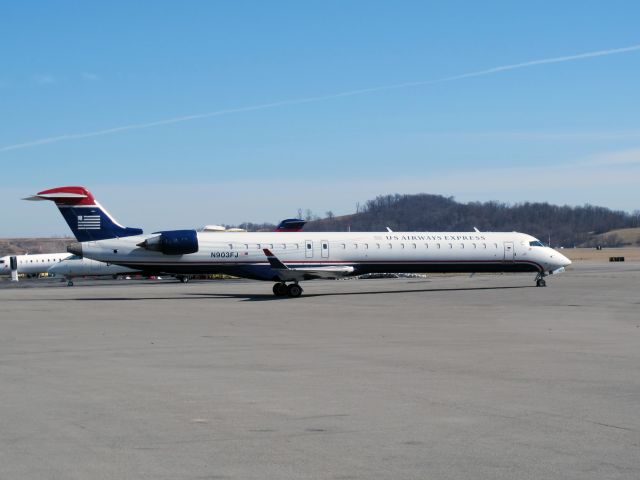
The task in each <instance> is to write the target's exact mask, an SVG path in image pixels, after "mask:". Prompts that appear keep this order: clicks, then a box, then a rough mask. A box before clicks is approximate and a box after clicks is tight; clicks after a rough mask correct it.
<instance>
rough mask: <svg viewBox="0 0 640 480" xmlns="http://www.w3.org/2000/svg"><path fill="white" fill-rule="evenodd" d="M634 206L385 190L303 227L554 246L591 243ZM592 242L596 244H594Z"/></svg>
mask: <svg viewBox="0 0 640 480" xmlns="http://www.w3.org/2000/svg"><path fill="white" fill-rule="evenodd" d="M637 220H638V217H637V212H636V213H634V214H629V213H627V212H623V211H614V210H610V209H608V208H604V207H597V206H593V205H584V206H581V207H570V206H566V205H565V206H558V205H551V204H549V203H530V202H526V203H519V204H515V205H509V204H506V203H499V202H494V201H492V202H470V203H460V202H457V201H455V199H454V198H453V197H444V196H441V195H430V194H424V193H423V194H417V195H397V194H396V195H385V196H378V197H376V198H375V199H373V200H369V201H368V202H366V203H365V204H364V206H363V207H361V208H360V211H359V212H357V213H355V214H353V215H346V216H341V217H333V216H332V215H330V212H329V216H328V218H323V219H314V220H312V221H310V222H309V223H308V224H307V225H306V226H305V230H307V231H332V230H337V231H345V230H348V229H350V230H351V231H383V230H385V229H386V227H389V228H391V229H392V230H396V231H402V230H406V231H411V230H420V231H472V230H473V228H474V227H477V228H478V229H479V230H481V231H518V232H524V233H529V234H531V235H533V236H535V237H537V238H539V239H540V240H542V241H543V242H545V243H546V242H548V241H549V238H551V245H552V246H563V247H573V246H579V245H584V246H592V245H590V244H589V242H591V241H592V240H593V239H594V238H595V237H594V236H596V235H599V234H603V233H605V232H609V231H610V230H615V229H623V228H630V227H635V226H636V222H637ZM597 243H598V244H601V245H603V246H607V247H614V246H620V245H621V244H622V243H621V242H620V238H618V237H616V236H615V235H610V236H607V235H600V236H598V237H597ZM593 246H595V244H594V245H593Z"/></svg>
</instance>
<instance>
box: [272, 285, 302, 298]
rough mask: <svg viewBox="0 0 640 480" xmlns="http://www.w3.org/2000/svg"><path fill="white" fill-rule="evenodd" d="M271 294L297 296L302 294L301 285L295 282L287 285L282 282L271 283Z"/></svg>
mask: <svg viewBox="0 0 640 480" xmlns="http://www.w3.org/2000/svg"><path fill="white" fill-rule="evenodd" d="M273 294H274V295H275V296H276V297H285V296H287V295H288V296H290V297H299V296H300V295H302V287H301V286H300V285H298V284H297V283H292V284H290V285H287V284H285V283H283V282H278V283H276V284H274V285H273Z"/></svg>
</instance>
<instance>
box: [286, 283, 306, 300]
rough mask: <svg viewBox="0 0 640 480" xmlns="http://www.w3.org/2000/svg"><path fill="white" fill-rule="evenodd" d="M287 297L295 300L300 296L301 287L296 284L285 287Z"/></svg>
mask: <svg viewBox="0 0 640 480" xmlns="http://www.w3.org/2000/svg"><path fill="white" fill-rule="evenodd" d="M287 295H289V296H290V297H293V298H296V297H299V296H300V295H302V287H300V285H298V284H296V283H292V284H291V285H289V286H288V287H287Z"/></svg>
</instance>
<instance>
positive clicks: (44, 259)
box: [1, 258, 63, 264]
mask: <svg viewBox="0 0 640 480" xmlns="http://www.w3.org/2000/svg"><path fill="white" fill-rule="evenodd" d="M62 260H63V259H62V258H58V259H55V258H43V259H42V260H40V262H38V260H37V259H36V260H35V262H36V263H55V262H61V261H62ZM33 262H34V260H33V259H29V260H26V259H25V260H19V261H18V263H19V264H23V263H33ZM1 263H4V262H1Z"/></svg>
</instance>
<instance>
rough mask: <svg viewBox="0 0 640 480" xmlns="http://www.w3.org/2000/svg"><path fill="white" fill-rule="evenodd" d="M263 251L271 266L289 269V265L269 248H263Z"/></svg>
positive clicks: (278, 268)
mask: <svg viewBox="0 0 640 480" xmlns="http://www.w3.org/2000/svg"><path fill="white" fill-rule="evenodd" d="M262 251H263V252H264V254H265V255H266V257H267V260H268V261H269V265H271V268H273V269H274V270H289V267H287V266H286V265H285V264H284V263H282V262H281V261H280V260H279V259H278V257H276V256H275V255H274V254H273V253H272V252H271V250H269V249H268V248H263V249H262Z"/></svg>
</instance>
